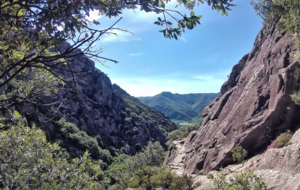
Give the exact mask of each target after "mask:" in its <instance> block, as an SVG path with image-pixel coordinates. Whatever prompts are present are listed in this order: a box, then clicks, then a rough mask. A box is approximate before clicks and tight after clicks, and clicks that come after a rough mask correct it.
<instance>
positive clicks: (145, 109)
mask: <svg viewBox="0 0 300 190" xmlns="http://www.w3.org/2000/svg"><path fill="white" fill-rule="evenodd" d="M113 88H114V90H115V92H116V93H118V94H120V95H121V96H122V97H123V98H124V100H125V102H126V105H127V107H126V110H125V112H124V116H125V121H126V122H128V123H131V124H132V125H134V126H140V125H141V124H142V123H149V124H151V125H153V126H152V127H154V125H156V126H158V128H159V129H160V130H161V131H164V132H165V133H167V132H170V131H173V130H175V129H177V127H176V126H175V125H174V123H172V122H171V121H170V120H169V118H167V117H166V116H165V115H164V114H162V113H161V112H159V111H157V110H155V109H154V108H151V107H149V106H147V105H145V104H142V103H141V102H140V101H139V100H138V99H136V98H134V97H132V96H130V95H129V94H128V93H127V92H126V91H124V90H123V89H121V88H120V87H119V86H118V85H116V84H114V85H113ZM136 130H139V128H137V129H136Z"/></svg>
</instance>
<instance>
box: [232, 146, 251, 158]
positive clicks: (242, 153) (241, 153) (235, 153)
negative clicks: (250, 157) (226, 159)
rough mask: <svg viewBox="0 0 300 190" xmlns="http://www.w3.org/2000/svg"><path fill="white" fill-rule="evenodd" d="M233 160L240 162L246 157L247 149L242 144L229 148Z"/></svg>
mask: <svg viewBox="0 0 300 190" xmlns="http://www.w3.org/2000/svg"><path fill="white" fill-rule="evenodd" d="M231 153H232V159H233V161H234V162H241V161H243V160H245V158H246V157H247V154H248V153H247V151H246V150H245V149H244V148H243V147H242V146H237V147H235V148H233V149H232V150H231Z"/></svg>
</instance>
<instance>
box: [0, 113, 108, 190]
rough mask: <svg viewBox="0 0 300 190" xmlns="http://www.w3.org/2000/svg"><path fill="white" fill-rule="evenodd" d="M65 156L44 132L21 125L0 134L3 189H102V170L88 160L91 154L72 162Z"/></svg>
mask: <svg viewBox="0 0 300 190" xmlns="http://www.w3.org/2000/svg"><path fill="white" fill-rule="evenodd" d="M16 117H17V118H16V120H18V117H19V116H18V115H16ZM63 155H64V154H63V150H62V149H61V148H60V147H59V146H58V145H57V144H56V143H54V144H50V143H48V142H47V141H46V137H45V135H44V133H43V132H42V131H41V130H39V129H36V128H35V127H33V128H32V129H31V128H28V127H24V126H22V125H21V124H20V122H17V124H15V125H14V126H12V127H11V128H10V129H9V130H7V131H4V132H1V133H0V164H1V165H0V168H1V169H0V188H4V189H24V190H26V189H66V190H67V189H102V187H101V185H100V183H99V182H100V180H101V178H102V176H103V174H102V171H101V170H100V166H99V165H95V164H93V162H92V161H91V160H90V159H89V158H88V152H86V153H85V154H84V155H83V156H82V157H80V158H76V159H73V160H71V161H68V160H67V158H66V157H65V156H63Z"/></svg>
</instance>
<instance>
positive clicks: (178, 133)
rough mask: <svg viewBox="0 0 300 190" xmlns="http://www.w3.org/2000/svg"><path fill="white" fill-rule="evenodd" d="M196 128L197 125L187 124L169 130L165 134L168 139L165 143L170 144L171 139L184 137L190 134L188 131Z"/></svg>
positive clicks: (197, 127)
mask: <svg viewBox="0 0 300 190" xmlns="http://www.w3.org/2000/svg"><path fill="white" fill-rule="evenodd" d="M198 129H199V125H188V126H187V127H180V128H179V129H177V130H174V131H171V132H169V133H168V136H167V139H168V141H167V143H166V144H167V145H168V146H170V145H171V144H172V141H174V140H176V139H180V138H185V137H187V136H188V135H189V134H190V132H192V131H195V130H198Z"/></svg>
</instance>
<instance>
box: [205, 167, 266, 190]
mask: <svg viewBox="0 0 300 190" xmlns="http://www.w3.org/2000/svg"><path fill="white" fill-rule="evenodd" d="M207 178H208V179H211V180H213V183H214V187H213V188H212V189H214V190H228V189H231V190H248V189H255V190H267V189H268V188H267V186H266V184H265V182H264V181H263V179H262V178H261V177H259V176H257V175H256V174H254V173H253V172H252V171H250V170H247V171H244V172H240V173H238V174H234V175H233V177H230V178H229V179H227V178H226V175H225V174H224V173H223V172H222V171H221V172H220V173H219V174H217V176H213V175H212V174H208V176H207Z"/></svg>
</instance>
